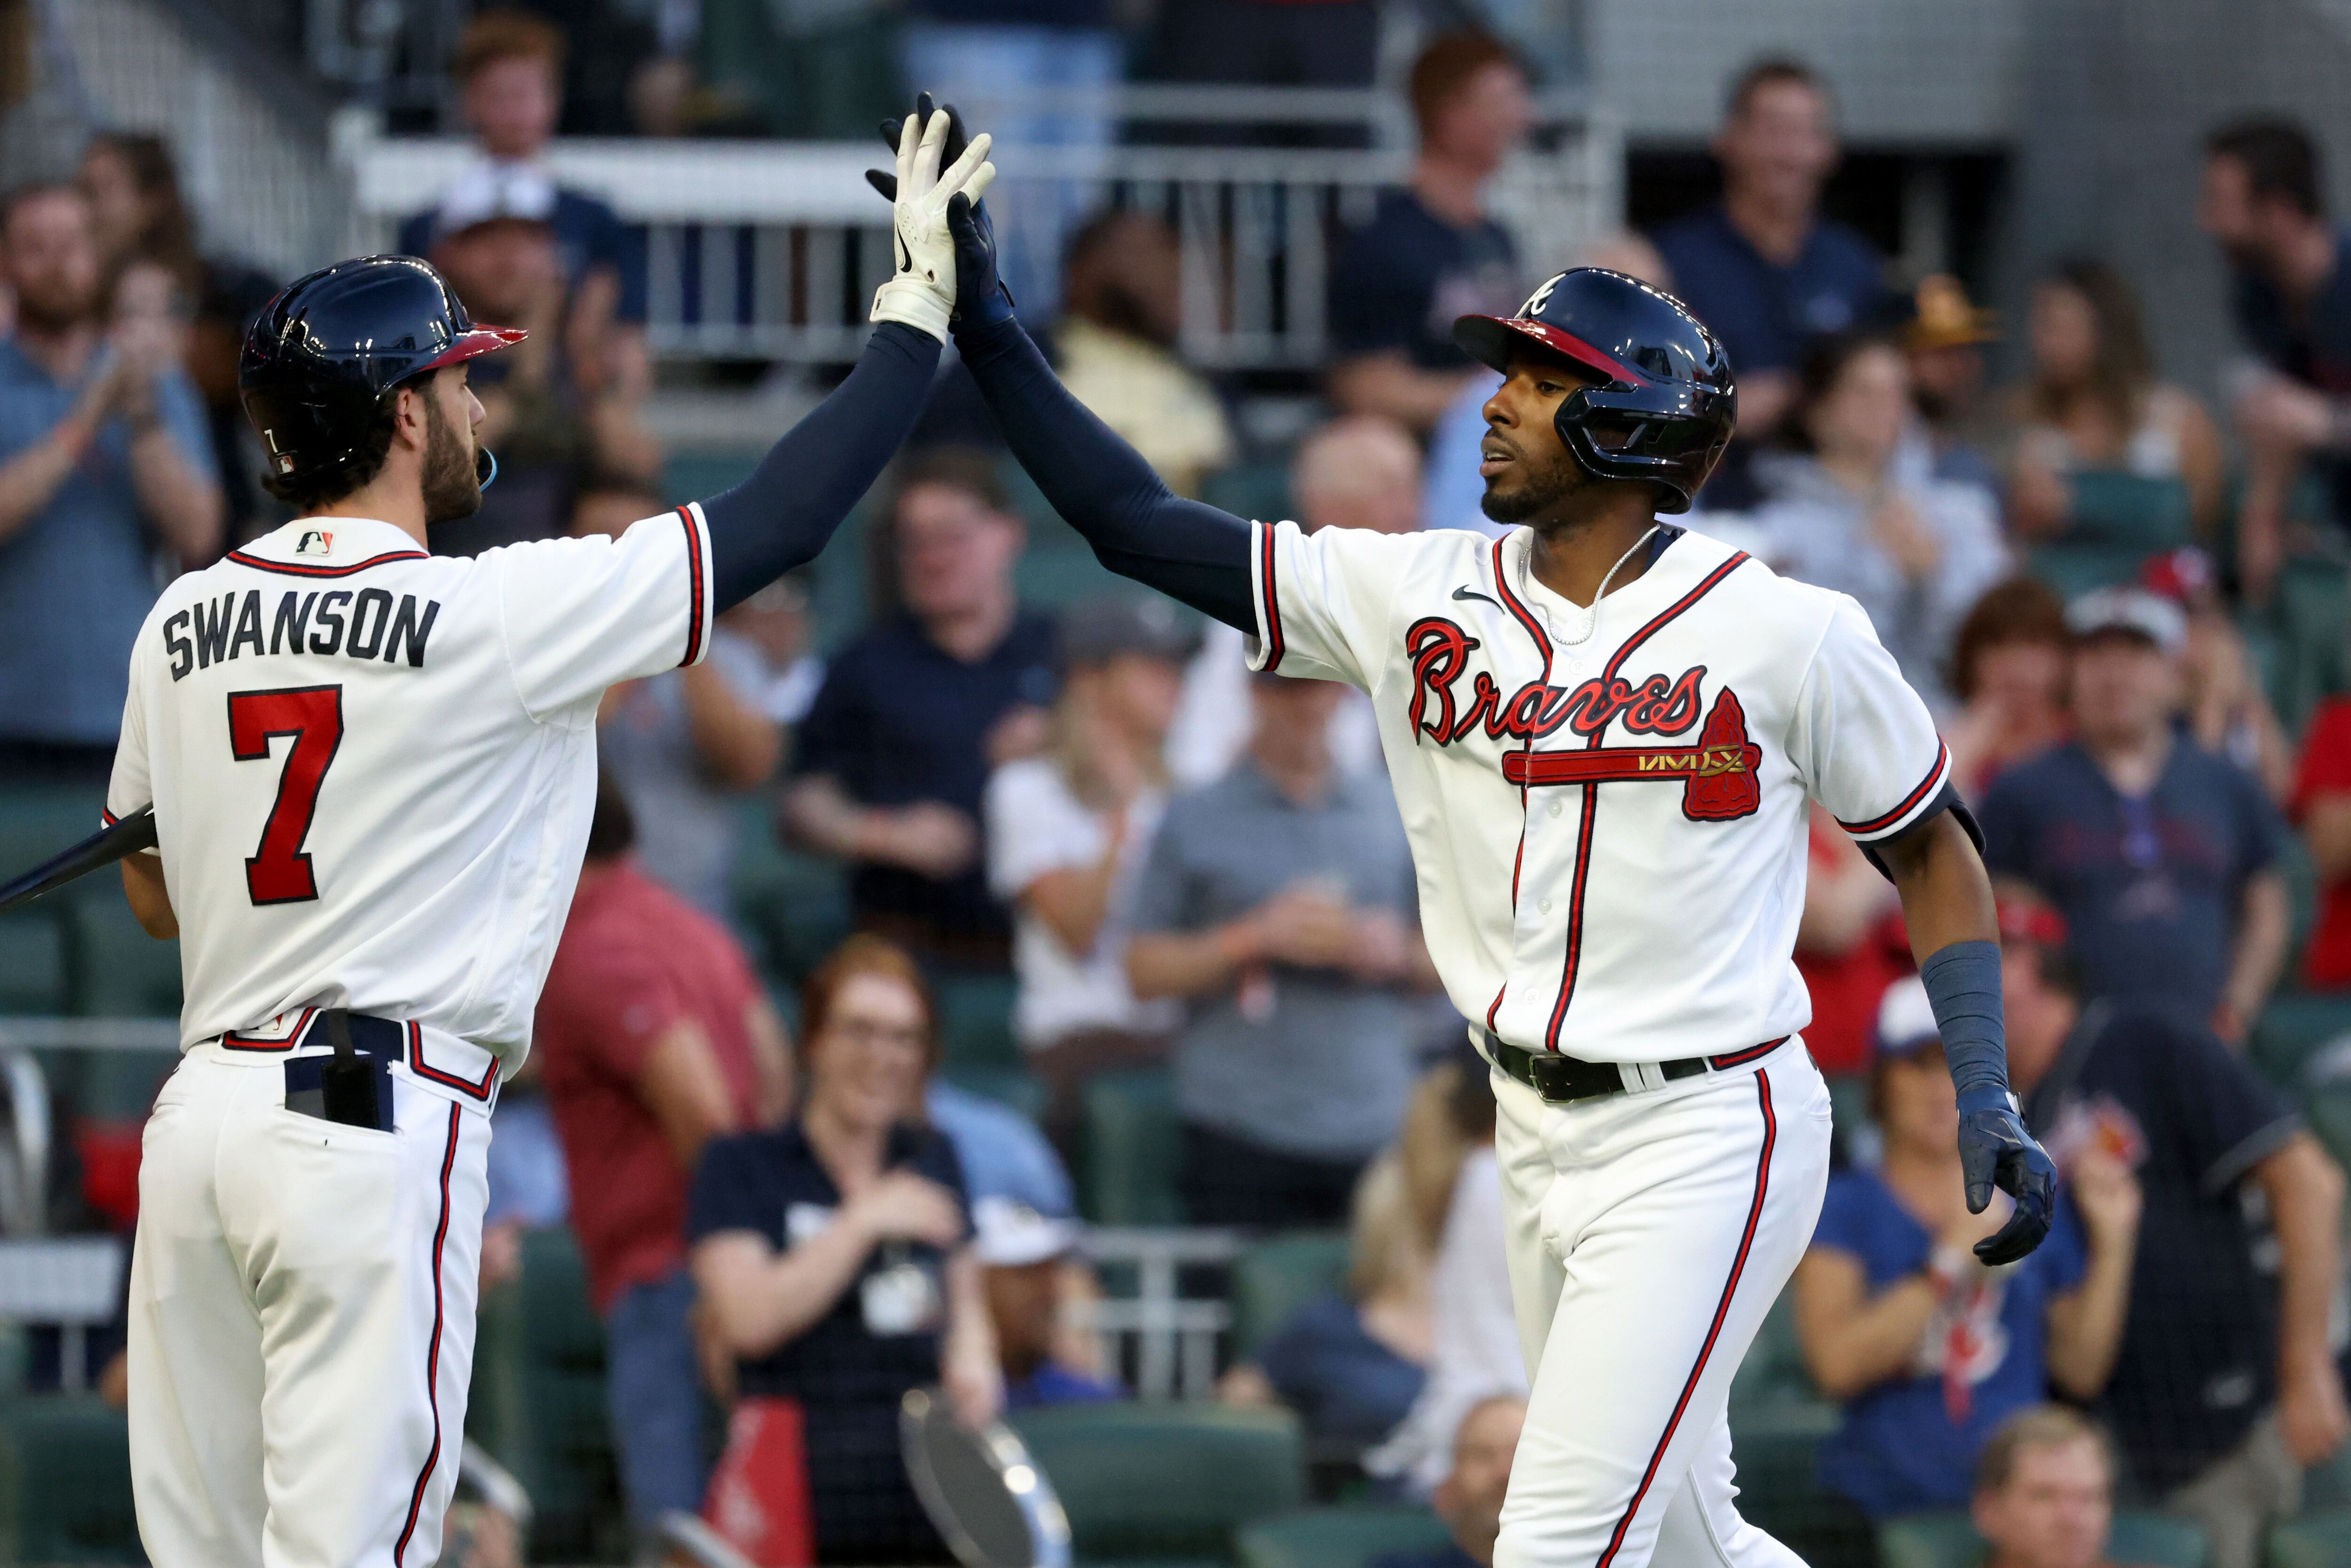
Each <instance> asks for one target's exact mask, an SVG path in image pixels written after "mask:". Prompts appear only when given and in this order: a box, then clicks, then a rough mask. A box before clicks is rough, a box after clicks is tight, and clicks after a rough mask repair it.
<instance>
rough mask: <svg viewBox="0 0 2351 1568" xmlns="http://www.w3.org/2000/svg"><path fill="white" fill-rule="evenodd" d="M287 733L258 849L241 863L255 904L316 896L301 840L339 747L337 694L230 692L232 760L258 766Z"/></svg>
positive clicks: (334, 690) (296, 689) (335, 690)
mask: <svg viewBox="0 0 2351 1568" xmlns="http://www.w3.org/2000/svg"><path fill="white" fill-rule="evenodd" d="M281 735H290V736H292V737H294V744H293V746H292V747H289V748H288V749H287V753H286V770H285V771H284V772H282V773H280V774H279V775H278V776H277V801H276V802H275V803H274V804H272V805H271V806H270V808H269V821H267V822H266V823H265V824H263V826H262V829H261V847H260V848H259V849H257V850H256V851H255V852H253V854H252V855H250V856H249V857H247V859H246V862H245V887H246V893H247V894H250V895H251V896H252V899H253V902H254V903H256V904H299V903H301V902H302V901H304V900H305V899H311V898H316V897H318V896H319V883H318V879H317V878H316V877H314V876H312V875H311V874H310V857H309V856H308V855H307V854H305V853H304V852H302V841H303V840H304V839H306V838H308V837H309V835H310V819H311V818H312V817H313V816H314V815H316V814H317V812H318V810H319V785H320V784H321V783H323V782H324V781H325V780H326V777H327V769H328V768H330V767H332V766H333V765H334V761H335V751H336V748H337V747H340V746H341V745H342V743H343V688H342V687H340V686H285V687H281V688H279V689H278V690H277V691H273V692H232V693H230V694H229V699H228V744H229V749H230V750H231V751H232V752H234V753H235V755H236V759H237V760H238V761H239V762H264V761H266V760H268V758H269V743H270V741H271V740H273V739H275V738H276V737H278V736H281Z"/></svg>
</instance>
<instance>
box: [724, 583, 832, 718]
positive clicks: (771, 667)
mask: <svg viewBox="0 0 2351 1568" xmlns="http://www.w3.org/2000/svg"><path fill="white" fill-rule="evenodd" d="M814 634H815V627H814V626H813V625H812V624H811V620H810V614H809V593H808V574H807V572H806V571H793V572H787V573H786V574H785V575H783V576H782V577H779V578H778V579H776V580H775V581H773V582H771V583H769V584H768V586H767V587H765V588H763V589H761V590H759V591H758V592H757V593H755V594H753V595H751V597H750V598H748V599H747V600H745V601H743V602H742V603H740V604H738V605H737V606H736V607H735V608H734V609H732V610H729V611H727V612H726V613H725V614H723V615H721V616H720V617H719V618H718V639H717V641H716V643H713V644H712V646H713V648H714V649H715V648H717V647H720V646H723V645H725V644H726V643H735V644H736V646H737V650H738V651H739V652H740V653H741V654H742V655H743V656H744V660H743V663H744V668H745V670H746V671H747V673H749V674H750V676H751V685H749V687H748V688H747V690H746V692H745V694H744V695H746V696H747V698H748V699H749V701H750V704H751V706H753V707H755V708H757V709H758V710H759V711H760V712H761V713H763V714H765V715H767V716H768V720H769V721H770V722H771V723H774V724H777V725H779V726H782V727H786V728H789V727H791V726H793V725H796V724H798V723H799V721H800V720H801V719H803V718H806V717H807V716H808V710H809V705H810V704H811V703H813V702H815V701H816V694H817V688H819V687H820V686H821V685H824V660H823V659H822V658H821V657H820V655H819V654H818V653H817V652H816V650H815V648H814V647H813V646H812V643H813V640H814Z"/></svg>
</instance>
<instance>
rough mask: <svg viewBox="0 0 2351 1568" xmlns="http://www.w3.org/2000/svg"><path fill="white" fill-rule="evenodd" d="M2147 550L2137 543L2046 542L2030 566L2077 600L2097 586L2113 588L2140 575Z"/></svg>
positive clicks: (2035, 574) (2069, 597) (2051, 583)
mask: <svg viewBox="0 0 2351 1568" xmlns="http://www.w3.org/2000/svg"><path fill="white" fill-rule="evenodd" d="M2144 559H2147V551H2146V550H2143V549H2139V548H2138V547H2137V546H2136V545H2121V546H2116V545H2073V544H2055V545H2043V546H2042V547H2041V548H2040V549H2037V550H2034V551H2033V552H2032V559H2030V561H2029V562H2028V563H2027V568H2028V570H2031V572H2032V575H2033V576H2035V577H2037V578H2039V579H2040V580H2042V581H2043V582H2045V583H2047V584H2048V585H2049V586H2050V587H2051V588H2052V589H2053V590H2055V591H2056V592H2057V593H2058V594H2059V595H2060V596H2061V597H2063V598H2065V599H2069V600H2070V599H2077V598H2079V597H2081V596H2082V595H2083V594H2085V593H2087V592H2089V591H2090V590H2092V589H2094V588H2112V587H2114V586H2116V584H2118V583H2126V582H2129V581H2131V580H2134V579H2135V578H2137V576H2138V567H2139V562H2140V561H2142V560H2144Z"/></svg>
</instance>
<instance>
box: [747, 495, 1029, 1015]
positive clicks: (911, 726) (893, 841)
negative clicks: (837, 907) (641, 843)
mask: <svg viewBox="0 0 2351 1568" xmlns="http://www.w3.org/2000/svg"><path fill="white" fill-rule="evenodd" d="M886 516H887V517H888V520H889V521H888V528H887V529H886V533H885V537H884V538H883V541H881V542H882V543H883V545H884V546H885V547H887V548H885V549H883V550H882V551H880V552H877V559H883V560H885V561H886V565H887V567H889V568H893V569H894V582H893V583H892V584H890V586H891V587H892V588H893V589H894V591H893V592H892V593H890V594H889V595H888V596H887V597H888V598H889V599H891V600H894V601H895V604H896V607H893V609H892V610H891V611H890V612H887V613H885V614H884V615H883V616H882V617H881V618H880V619H879V620H878V621H877V622H875V623H874V624H873V625H872V626H871V627H869V628H868V629H867V630H866V631H865V632H863V633H862V635H860V636H859V637H858V638H857V639H856V640H855V641H854V642H852V643H850V644H849V645H848V646H847V647H845V648H843V649H842V650H841V653H840V654H839V655H838V656H837V657H835V658H834V659H833V661H832V663H831V667H830V668H828V669H827V670H826V672H825V677H824V685H822V686H821V687H820V688H819V689H818V692H817V695H816V703H815V705H814V706H812V707H810V710H809V715H808V717H807V718H806V719H804V720H803V721H802V722H801V725H800V729H799V737H798V744H797V747H796V748H795V750H794V753H793V757H792V772H793V774H794V779H793V782H792V784H791V786H790V788H789V789H788V791H787V792H786V794H785V796H784V802H783V822H784V827H785V830H786V831H787V832H788V833H789V834H790V835H791V837H792V838H793V839H795V840H796V841H799V843H801V844H804V845H806V846H807V847H809V848H810V849H813V850H816V851H818V852H820V853H824V854H830V855H837V856H839V857H841V859H843V860H846V861H849V862H851V863H852V868H853V870H852V877H851V881H850V903H851V904H852V908H853V910H854V913H855V915H856V918H857V921H858V924H859V925H860V926H861V927H862V928H863V929H866V930H872V931H879V932H882V933H883V934H884V935H887V936H892V937H893V938H896V939H898V940H900V941H903V942H904V943H905V944H906V945H907V946H911V947H912V948H914V950H915V951H916V952H917V953H918V954H920V955H921V956H924V957H925V960H926V961H928V960H935V961H938V962H944V963H949V964H953V965H956V966H958V967H967V968H977V969H987V970H998V971H1001V970H1004V969H1007V968H1008V967H1010V960H1011V926H1010V921H1009V919H1008V916H1007V913H1006V911H1005V909H1004V907H1003V906H1002V905H1001V904H998V903H997V902H996V901H995V900H994V899H993V898H991V897H990V896H989V894H988V891H987V879H986V877H985V875H984V874H983V868H984V866H985V863H986V861H985V845H984V844H983V843H982V841H981V835H980V821H979V819H980V806H981V800H982V797H983V795H984V793H985V791H986V789H987V776H988V772H989V770H990V769H991V768H998V767H1001V766H1002V765H1003V764H1005V763H1007V762H1009V761H1011V760H1013V759H1014V758H1019V757H1025V756H1029V755H1030V754H1032V753H1034V752H1036V751H1039V750H1040V749H1042V748H1043V747H1044V745H1045V743H1046V740H1047V738H1048V735H1049V726H1048V724H1047V721H1046V716H1045V709H1046V705H1048V704H1050V702H1051V701H1052V700H1053V693H1054V677H1053V669H1054V665H1055V664H1056V662H1057V661H1058V659H1059V657H1060V648H1061V641H1060V637H1059V634H1058V633H1057V632H1055V630H1054V627H1053V623H1052V622H1051V621H1050V620H1048V619H1047V618H1046V617H1044V616H1042V615H1040V614H1038V613H1036V612H1032V611H1028V610H1024V609H1022V608H1021V607H1020V604H1019V601H1018V599H1016V597H1015V596H1014V592H1013V587H1012V568H1013V564H1014V563H1015V562H1016V561H1017V560H1019V556H1020V547H1021V541H1022V538H1023V530H1022V528H1021V525H1020V519H1019V517H1016V516H1014V515H1013V512H1012V509H1011V503H1010V501H1009V500H1008V498H1007V497H1006V496H1005V494H1004V488H1003V485H1002V483H1001V481H1000V480H999V479H998V477H997V468H996V465H995V463H994V461H993V460H992V459H990V458H989V457H988V456H987V455H986V454H984V453H975V452H967V451H957V450H953V449H943V450H940V451H936V452H933V453H929V454H926V455H921V456H917V457H914V458H912V459H909V460H908V462H907V464H906V465H905V469H904V473H903V474H901V476H899V480H898V487H897V494H896V497H895V498H894V499H893V502H892V504H891V506H890V508H889V511H888V513H887V514H886Z"/></svg>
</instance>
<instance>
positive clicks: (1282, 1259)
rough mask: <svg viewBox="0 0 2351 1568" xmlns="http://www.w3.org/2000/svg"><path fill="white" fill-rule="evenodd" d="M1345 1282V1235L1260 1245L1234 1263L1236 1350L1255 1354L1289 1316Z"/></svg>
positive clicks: (1320, 1234) (1297, 1236)
mask: <svg viewBox="0 0 2351 1568" xmlns="http://www.w3.org/2000/svg"><path fill="white" fill-rule="evenodd" d="M1346 1283H1347V1237H1346V1233H1345V1232H1343V1231H1327V1230H1301V1231H1295V1232H1292V1233H1291V1234H1290V1235H1287V1236H1276V1237H1271V1238H1270V1239H1266V1240H1264V1241H1260V1242H1258V1243H1257V1244H1256V1245H1254V1246H1252V1247H1251V1248H1249V1250H1248V1251H1246V1252H1243V1253H1242V1254H1241V1255H1240V1257H1238V1259H1236V1260H1234V1262H1233V1274H1232V1289H1231V1298H1232V1307H1233V1348H1234V1350H1235V1352H1236V1353H1237V1354H1240V1355H1243V1356H1249V1355H1254V1354H1257V1347H1258V1346H1259V1345H1260V1344H1263V1343H1265V1341H1266V1340H1267V1338H1268V1337H1269V1336H1270V1335H1271V1334H1272V1333H1273V1332H1274V1331H1275V1330H1276V1329H1279V1328H1280V1326H1281V1325H1282V1323H1283V1322H1286V1321H1287V1320H1288V1319H1289V1317H1290V1313H1292V1312H1296V1311H1297V1310H1298V1309H1299V1308H1300V1307H1301V1306H1303V1305H1304V1304H1305V1303H1306V1302H1308V1301H1312V1300H1313V1299H1314V1298H1315V1297H1317V1296H1319V1295H1321V1294H1322V1292H1324V1291H1336V1290H1342V1289H1344V1288H1345V1286H1346Z"/></svg>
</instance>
